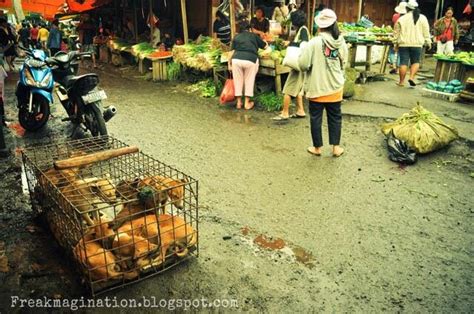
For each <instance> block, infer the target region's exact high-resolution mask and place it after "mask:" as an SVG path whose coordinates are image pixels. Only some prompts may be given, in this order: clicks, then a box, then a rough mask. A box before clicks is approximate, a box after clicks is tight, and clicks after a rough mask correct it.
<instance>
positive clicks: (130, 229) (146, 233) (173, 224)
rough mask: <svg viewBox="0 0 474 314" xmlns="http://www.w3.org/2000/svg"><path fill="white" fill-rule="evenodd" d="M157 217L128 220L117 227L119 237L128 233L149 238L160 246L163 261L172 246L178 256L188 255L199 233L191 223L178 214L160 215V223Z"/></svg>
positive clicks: (149, 216)
mask: <svg viewBox="0 0 474 314" xmlns="http://www.w3.org/2000/svg"><path fill="white" fill-rule="evenodd" d="M156 217H157V216H156V215H146V216H143V217H140V218H136V219H133V220H130V221H126V222H125V223H124V224H123V225H122V226H121V227H120V228H118V229H117V237H120V236H121V235H122V234H127V235H129V236H138V237H142V238H145V239H148V240H149V241H150V242H152V243H155V244H157V245H159V246H160V251H161V255H160V257H159V258H160V259H162V260H163V261H164V260H165V258H166V257H167V253H168V251H169V249H170V248H173V249H174V252H173V253H174V254H176V255H177V256H178V257H184V256H186V255H187V254H188V252H189V248H190V247H192V246H194V245H195V244H196V243H197V235H196V232H195V231H194V229H193V228H192V227H191V225H190V224H186V222H185V220H184V219H182V218H181V217H177V216H171V215H167V214H162V215H159V216H158V223H157V219H156ZM158 224H159V226H158ZM155 260H157V259H155Z"/></svg>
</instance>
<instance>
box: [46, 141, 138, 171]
mask: <svg viewBox="0 0 474 314" xmlns="http://www.w3.org/2000/svg"><path fill="white" fill-rule="evenodd" d="M138 152H139V150H138V147H136V146H130V147H123V148H117V149H109V150H104V151H101V152H97V153H93V154H88V155H84V156H79V157H72V158H68V159H63V160H57V161H55V162H54V168H55V169H56V170H63V169H68V168H74V167H81V166H87V165H90V164H93V163H96V162H99V161H104V160H109V159H112V158H114V157H119V156H123V155H127V154H134V153H138Z"/></svg>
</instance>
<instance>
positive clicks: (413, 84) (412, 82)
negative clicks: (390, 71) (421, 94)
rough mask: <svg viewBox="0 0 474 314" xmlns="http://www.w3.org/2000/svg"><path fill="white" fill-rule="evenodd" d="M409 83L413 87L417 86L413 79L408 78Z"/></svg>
mask: <svg viewBox="0 0 474 314" xmlns="http://www.w3.org/2000/svg"><path fill="white" fill-rule="evenodd" d="M408 84H410V86H411V87H415V86H416V83H415V82H414V81H413V80H408Z"/></svg>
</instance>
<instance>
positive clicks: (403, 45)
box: [393, 0, 431, 87]
mask: <svg viewBox="0 0 474 314" xmlns="http://www.w3.org/2000/svg"><path fill="white" fill-rule="evenodd" d="M393 35H394V45H395V51H397V50H398V54H399V55H400V68H399V75H400V81H399V82H398V83H397V85H398V86H401V87H403V86H404V85H405V78H406V75H407V71H408V64H411V65H410V78H409V79H408V83H409V84H410V86H411V87H415V86H416V83H415V76H416V73H417V72H418V70H419V69H420V61H421V54H422V53H423V46H424V45H426V46H428V49H431V38H430V24H429V23H428V19H427V18H426V16H424V15H423V14H420V9H419V8H418V3H417V2H416V0H409V1H408V3H407V14H405V15H404V16H402V17H400V18H399V19H398V21H397V23H396V24H395V29H394V32H393Z"/></svg>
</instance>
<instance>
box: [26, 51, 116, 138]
mask: <svg viewBox="0 0 474 314" xmlns="http://www.w3.org/2000/svg"><path fill="white" fill-rule="evenodd" d="M27 55H31V57H30V58H28V59H27V60H26V61H25V66H26V67H28V68H29V69H32V70H30V72H35V71H38V70H37V69H38V67H39V64H36V63H35V62H32V61H31V59H33V60H36V61H39V62H42V63H43V64H42V65H41V67H40V69H41V70H42V71H45V72H48V73H52V75H51V76H52V77H51V81H52V83H50V84H49V85H48V86H47V87H45V88H43V89H41V88H40V89H39V91H37V88H33V87H29V89H30V94H32V95H35V93H37V94H44V95H47V98H46V99H47V100H48V103H47V106H44V105H41V104H42V103H41V102H38V101H36V102H35V97H33V100H32V101H31V103H32V105H31V107H32V108H36V107H38V105H36V106H35V105H34V104H36V103H39V104H40V105H39V108H43V107H44V109H41V110H43V111H41V112H43V114H44V116H46V117H48V116H49V103H52V102H53V96H52V90H53V88H52V87H51V84H53V86H54V87H56V94H57V96H58V98H59V100H60V102H61V104H62V106H63V107H64V109H65V110H66V112H67V114H68V117H67V118H65V119H63V121H71V122H72V123H73V124H74V125H75V127H76V128H77V127H79V126H84V128H85V130H89V131H90V133H91V134H92V136H99V135H106V134H107V127H106V125H105V123H106V122H108V121H109V120H110V119H111V118H112V117H113V116H114V115H115V114H116V113H117V109H116V108H115V107H114V106H109V107H108V108H107V109H106V110H104V111H103V110H102V100H104V99H106V98H107V95H106V93H105V91H103V90H100V89H98V88H97V86H98V84H99V77H98V75H97V74H95V73H88V74H84V75H80V76H77V72H78V68H79V62H78V61H79V60H80V58H81V57H83V56H90V53H88V52H84V53H80V52H77V51H71V52H69V53H66V52H58V53H57V54H56V55H55V56H54V57H52V58H45V59H43V60H42V61H41V60H40V59H41V58H43V57H45V55H44V56H43V55H41V53H38V52H37V50H36V51H35V50H33V51H30V52H29V53H28V52H27ZM35 55H36V56H35ZM34 66H36V67H34ZM49 71H50V72H49ZM37 77H38V79H40V77H41V75H37ZM48 77H49V76H48ZM43 80H44V78H43ZM48 80H49V79H48ZM20 82H22V80H21V75H20ZM40 82H41V81H40ZM25 83H27V82H25ZM25 83H21V84H20V83H19V84H18V85H19V86H22V87H21V88H18V89H17V90H19V93H18V94H17V97H18V98H19V101H18V103H19V105H20V104H24V103H25V100H24V96H23V99H22V100H21V101H20V97H19V96H18V95H25V92H26V93H27V92H28V91H25V90H24V89H25V88H24V87H23V86H25V85H26V86H28V85H27V84H25ZM30 83H31V82H30ZM30 86H31V84H30ZM30 98H31V97H30ZM36 98H38V97H36ZM43 98H44V97H43ZM44 102H45V101H43V103H44ZM24 107H25V106H24V105H23V106H21V105H20V108H24ZM29 107H30V106H28V108H29ZM46 108H47V109H46ZM23 111H24V110H23ZM20 112H22V110H21V109H20ZM29 112H31V111H29ZM33 112H35V110H34V109H33ZM46 113H47V115H46ZM41 118H43V116H41ZM36 120H39V119H36ZM43 120H44V119H43ZM43 120H41V121H42V122H41V124H40V123H36V124H34V127H33V128H31V126H28V125H26V126H28V127H30V128H26V127H25V129H27V130H31V131H35V130H38V129H39V128H41V127H42V126H43V125H44V124H45V123H46V121H47V118H46V119H45V120H46V121H43ZM20 123H21V120H20ZM22 126H23V124H22Z"/></svg>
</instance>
